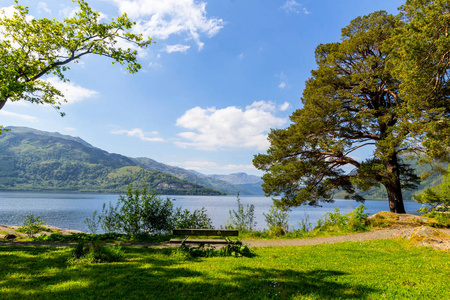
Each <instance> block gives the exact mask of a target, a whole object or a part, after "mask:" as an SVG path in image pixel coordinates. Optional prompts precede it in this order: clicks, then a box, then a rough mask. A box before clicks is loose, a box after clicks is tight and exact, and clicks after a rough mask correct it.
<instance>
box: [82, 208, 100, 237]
mask: <svg viewBox="0 0 450 300" xmlns="http://www.w3.org/2000/svg"><path fill="white" fill-rule="evenodd" d="M84 223H85V224H86V226H87V227H88V229H89V231H90V232H91V233H93V234H95V233H97V230H98V225H99V223H100V218H99V216H97V211H96V210H94V213H93V214H92V218H91V217H87V218H86V219H84Z"/></svg>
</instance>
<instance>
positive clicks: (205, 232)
mask: <svg viewBox="0 0 450 300" xmlns="http://www.w3.org/2000/svg"><path fill="white" fill-rule="evenodd" d="M173 235H183V236H186V237H185V238H184V239H171V240H170V243H171V244H181V245H184V244H199V245H205V244H229V243H230V240H229V239H228V237H229V236H238V235H239V230H234V229H181V228H177V229H174V230H173ZM191 236H218V237H224V238H223V239H190V237H191Z"/></svg>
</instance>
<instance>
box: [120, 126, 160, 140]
mask: <svg viewBox="0 0 450 300" xmlns="http://www.w3.org/2000/svg"><path fill="white" fill-rule="evenodd" d="M111 133H112V134H125V135H127V136H131V137H137V138H138V139H140V140H141V141H144V142H163V141H164V139H162V138H160V137H158V132H156V131H152V132H145V133H144V131H143V130H142V129H140V128H134V129H131V130H113V131H111ZM148 135H151V136H152V137H148Z"/></svg>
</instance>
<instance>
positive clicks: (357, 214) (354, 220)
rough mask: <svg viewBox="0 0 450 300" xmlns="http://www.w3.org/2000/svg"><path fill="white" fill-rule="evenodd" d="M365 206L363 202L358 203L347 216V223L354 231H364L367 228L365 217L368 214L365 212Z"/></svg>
mask: <svg viewBox="0 0 450 300" xmlns="http://www.w3.org/2000/svg"><path fill="white" fill-rule="evenodd" d="M365 210H366V207H365V206H364V205H363V204H360V205H358V206H357V207H356V208H355V209H354V210H353V211H352V212H351V213H350V217H349V218H348V221H347V225H348V228H349V229H352V230H354V231H364V230H366V228H367V218H368V217H369V214H368V213H366V212H365Z"/></svg>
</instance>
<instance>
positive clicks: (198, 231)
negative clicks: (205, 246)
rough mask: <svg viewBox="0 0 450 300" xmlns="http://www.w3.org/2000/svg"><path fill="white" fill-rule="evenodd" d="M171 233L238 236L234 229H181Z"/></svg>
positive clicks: (237, 231)
mask: <svg viewBox="0 0 450 300" xmlns="http://www.w3.org/2000/svg"><path fill="white" fill-rule="evenodd" d="M173 235H201V236H238V235H239V230H235V229H181V228H177V229H174V230H173Z"/></svg>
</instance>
